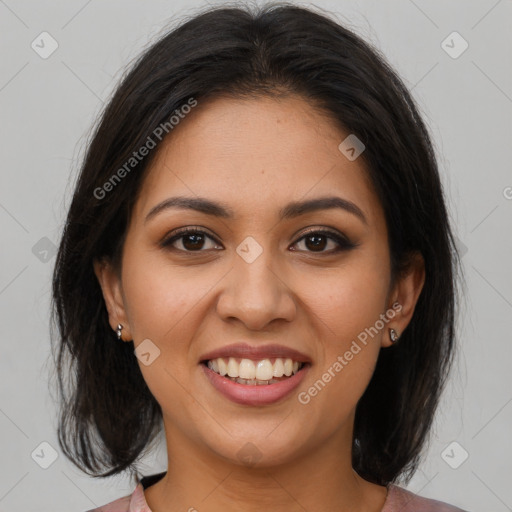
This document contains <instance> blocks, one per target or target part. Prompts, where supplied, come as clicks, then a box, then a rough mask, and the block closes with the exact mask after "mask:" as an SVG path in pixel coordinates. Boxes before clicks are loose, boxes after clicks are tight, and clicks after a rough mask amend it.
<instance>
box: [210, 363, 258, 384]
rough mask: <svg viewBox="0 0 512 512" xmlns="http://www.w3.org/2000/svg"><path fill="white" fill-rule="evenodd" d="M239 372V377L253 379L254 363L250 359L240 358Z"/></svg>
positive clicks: (254, 373)
mask: <svg viewBox="0 0 512 512" xmlns="http://www.w3.org/2000/svg"><path fill="white" fill-rule="evenodd" d="M214 371H215V370H214ZM239 374H240V378H241V379H254V377H255V375H256V368H255V366H254V363H253V362H252V361H251V360H250V359H242V361H241V362H240V366H239ZM258 378H259V377H258ZM260 380H263V379H260Z"/></svg>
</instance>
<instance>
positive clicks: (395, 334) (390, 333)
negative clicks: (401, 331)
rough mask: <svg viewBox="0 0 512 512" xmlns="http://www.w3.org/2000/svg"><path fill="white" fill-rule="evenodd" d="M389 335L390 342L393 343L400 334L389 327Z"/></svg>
mask: <svg viewBox="0 0 512 512" xmlns="http://www.w3.org/2000/svg"><path fill="white" fill-rule="evenodd" d="M389 337H390V338H391V343H392V344H393V345H394V344H395V343H396V342H397V341H398V340H399V339H400V336H399V335H398V333H397V332H396V331H395V329H389Z"/></svg>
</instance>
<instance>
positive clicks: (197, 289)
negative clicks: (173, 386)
mask: <svg viewBox="0 0 512 512" xmlns="http://www.w3.org/2000/svg"><path fill="white" fill-rule="evenodd" d="M126 254H127V256H126V259H125V261H124V262H123V290H124V295H125V299H126V310H127V314H128V318H129V321H130V325H131V326H132V331H133V337H134V339H135V341H136V342H137V341H141V340H143V339H145V338H150V339H154V340H155V341H156V342H158V341H160V342H162V343H163V342H164V341H165V342H166V343H169V341H172V340H173V334H174V333H175V334H178V333H179V335H180V337H185V336H184V330H187V326H190V325H193V324H194V322H193V318H194V316H195V315H197V314H198V312H199V310H200V304H201V300H202V299H203V298H204V297H205V295H206V294H207V293H208V291H209V290H210V289H211V288H212V286H213V285H214V282H215V280H214V279H213V276H210V277H208V275H206V274H205V273H204V272H201V271H199V270H198V267H196V269H195V270H190V269H188V271H187V269H183V268H181V269H180V268H179V267H177V266H172V265H167V264H165V262H164V260H163V259H162V257H161V256H158V255H155V257H153V256H149V257H148V256H147V255H144V253H143V252H142V251H141V252H139V253H137V251H136V250H133V248H132V249H131V251H129V250H127V251H126ZM210 281H211V282H210Z"/></svg>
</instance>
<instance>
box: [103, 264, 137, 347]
mask: <svg viewBox="0 0 512 512" xmlns="http://www.w3.org/2000/svg"><path fill="white" fill-rule="evenodd" d="M93 266H94V273H95V274H96V277H97V278H98V281H99V283H100V286H101V290H102V292H103V298H104V299H105V305H106V307H107V311H108V318H109V323H110V327H112V329H113V330H114V331H117V325H118V324H121V325H122V326H123V329H122V331H121V333H122V334H121V339H122V340H131V339H132V337H131V332H130V325H129V323H128V318H127V315H126V310H125V304H124V295H123V289H122V285H121V278H120V276H118V273H117V272H116V270H115V269H114V268H113V267H112V264H111V263H110V261H108V260H106V259H103V260H94V262H93Z"/></svg>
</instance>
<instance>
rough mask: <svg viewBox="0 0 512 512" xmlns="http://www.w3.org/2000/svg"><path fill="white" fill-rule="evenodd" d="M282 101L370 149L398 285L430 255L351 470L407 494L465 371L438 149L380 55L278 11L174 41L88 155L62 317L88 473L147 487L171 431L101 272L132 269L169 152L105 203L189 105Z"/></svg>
mask: <svg viewBox="0 0 512 512" xmlns="http://www.w3.org/2000/svg"><path fill="white" fill-rule="evenodd" d="M278 94H281V95H282V94H290V95H291V94H298V95H300V96H301V97H302V98H304V99H305V100H306V101H307V102H308V103H309V104H311V105H313V106H314V107H315V108H318V109H319V110H321V111H322V112H323V113H325V114H326V115H328V116H330V117H331V118H332V119H334V120H336V121H337V122H338V123H339V125H340V126H342V127H343V128H344V129H345V130H346V131H347V132H349V133H351V134H355V135H356V136H357V137H358V138H359V139H360V140H361V141H362V142H363V143H364V144H365V146H366V149H365V151H364V153H363V154H362V155H361V158H362V159H363V161H364V162H365V164H366V167H367V169H368V177H369V179H370V182H371V183H372V185H373V187H374V188H375V191H376V192H377V194H378V197H379V199H380V201H381V204H382V207H383V209H384V212H385V217H386V222H387V226H388V231H389V250H390V258H391V263H392V275H393V277H396V276H398V275H399V273H400V272H401V271H402V270H404V269H405V268H406V267H407V262H408V257H409V256H410V254H411V253H413V252H414V251H418V252H420V253H421V254H422V255H423V258H424V261H425V270H426V280H425V284H424V287H423V290H422V292H421V294H420V297H419V300H418V303H417V305H416V309H415V311H414V315H413V318H412V320H411V322H410V324H409V326H408V327H407V329H406V330H405V331H404V333H403V334H402V336H401V339H400V341H399V343H398V344H397V345H396V346H393V347H390V348H387V349H384V350H381V353H380V355H379V359H378V362H377V366H376V369H375V372H374V375H373V377H372V379H371V382H370V383H369V385H368V387H367V389H366V391H365V393H364V395H363V396H362V398H361V400H360V401H359V403H358V405H357V410H356V417H355V425H354V440H353V460H352V463H353V467H354V469H355V470H356V471H357V472H358V473H359V474H360V475H361V476H362V477H363V478H365V479H367V480H369V481H371V482H374V483H378V484H380V485H385V484H387V483H388V482H391V481H397V479H398V477H399V476H400V475H402V477H405V480H409V479H410V478H411V477H412V475H413V473H414V471H415V470H416V469H417V466H418V464H419V461H420V453H421V451H422V449H423V447H424V445H425V442H426V440H427V438H428V434H429V431H430V428H431V424H432V422H433V418H434V413H435V411H436V408H437V405H438V401H439V398H440V394H441V391H442V389H443V387H444V384H445V380H446V378H447V376H448V373H449V369H450V366H451V363H452V360H453V353H454V348H455V343H454V341H455V328H454V324H455V306H456V304H455V299H456V288H457V282H456V275H457V272H456V270H457V265H458V264H459V265H460V262H459V259H458V255H457V251H456V246H455V243H454V237H453V235H452V231H451V228H450V223H449V219H448V214H447V210H446V206H445V202H444V196H443V190H442V186H441V182H440V177H439V172H438V167H437V163H436V157H435V153H434V150H433V145H432V143H431V140H430V136H429V133H428V130H427V128H426V126H425V125H424V123H423V121H422V119H421V117H420V114H419V112H418V109H417V107H416V106H415V102H414V101H413V99H412V97H411V95H410V93H409V92H408V91H407V89H406V87H405V86H404V84H403V82H402V81H401V79H400V78H399V77H398V76H397V74H396V72H395V71H393V70H392V69H391V67H390V66H389V65H388V64H387V63H386V60H385V59H384V57H383V56H382V55H381V54H380V52H379V51H378V50H377V49H375V48H373V47H372V46H371V45H370V44H369V43H366V42H365V41H363V40H362V39H361V38H360V37H359V36H357V35H356V34H355V33H354V32H353V31H351V30H349V29H348V28H346V27H344V26H343V25H341V24H340V23H338V22H336V21H334V20H332V19H329V17H327V16H325V15H323V14H320V13H317V12H315V11H313V10H311V9H306V8H302V7H298V6H294V5H289V4H286V3H277V4H267V5H266V6H263V7H258V8H249V7H231V6H229V7H226V6H224V7H216V8H209V9H208V10H206V11H203V12H201V13H199V14H196V15H195V16H193V17H191V18H190V19H188V20H186V21H185V22H183V23H181V24H180V25H179V26H178V27H177V28H174V29H172V30H171V31H170V32H169V33H167V34H166V35H165V36H164V37H161V38H160V39H159V40H158V41H157V42H156V43H155V44H153V45H152V46H151V47H150V48H149V49H147V50H146V51H144V52H143V54H142V55H141V56H140V57H139V58H138V60H137V61H136V62H135V64H134V65H133V66H132V67H131V69H130V70H129V72H127V73H126V74H125V76H124V78H123V79H122V81H121V83H120V85H119V86H118V88H117V90H116V91H115V94H114V95H113V97H112V99H111V100H110V102H109V103H108V105H107V106H106V108H105V109H104V112H103V114H102V116H101V118H100V120H99V122H98V124H97V127H96V129H95V131H94V134H93V136H92V139H91V140H90V142H89V144H88V147H87V152H86V155H85V158H84V161H83V165H82V167H81V171H80V174H79V177H78V180H77V183H76V186H75V190H74V195H73V199H72V202H71V205H70V208H69V212H68V216H67V219H66V223H65V227H64V230H63V236H62V240H61V242H60V247H59V251H58V255H57V260H56V265H55V269H54V275H53V303H52V304H53V312H52V313H53V315H52V319H54V321H55V324H56V326H57V328H58V335H57V336H53V329H52V338H53V337H55V339H56V340H57V347H56V349H57V353H56V358H55V364H56V368H57V375H58V384H59V386H58V389H59V393H60V397H59V404H60V417H59V426H58V438H59V443H60V446H61V448H62V450H63V451H64V453H65V455H66V456H67V457H69V459H70V460H71V461H72V462H73V463H74V464H76V465H77V466H78V467H79V468H80V469H82V470H83V471H84V472H86V473H88V474H90V475H92V476H98V477H105V476H109V475H113V474H116V473H119V472H121V471H123V470H130V471H136V463H137V460H138V459H139V457H140V456H141V455H142V454H144V453H145V451H146V450H148V449H149V446H150V445H151V444H152V442H153V440H154V439H155V438H156V435H157V434H158V433H159V432H160V430H161V427H162V423H161V418H162V412H161V409H160V406H159V404H158V403H157V401H156V400H155V398H154V397H153V395H152V394H151V392H150V390H149V389H148V387H147V385H146V383H145V381H144V379H143V377H142V374H141V372H140V368H139V366H138V363H137V360H136V357H135V355H134V351H133V343H121V342H119V341H117V338H116V334H115V332H113V331H112V329H111V327H110V325H109V321H108V314H107V310H106V307H105V302H104V299H103V296H102V292H101V288H100V286H99V283H98V281H97V279H96V276H95V274H94V271H93V261H94V260H95V259H101V258H110V259H111V260H112V261H114V262H115V264H116V265H117V268H119V265H120V262H121V255H122V248H123V242H124V237H125V234H126V229H127V225H128V222H129V219H130V215H131V213H132V208H133V205H134V203H135V201H136V199H137V194H138V192H139V191H140V188H141V183H142V180H143V178H144V175H145V172H146V170H147V169H148V167H149V165H150V163H151V161H152V160H153V158H154V156H155V154H156V153H157V151H158V147H157V148H156V150H153V151H150V152H149V154H148V155H147V156H146V157H145V158H144V159H142V160H141V161H140V162H138V163H137V164H136V165H134V166H133V169H132V170H130V172H129V174H127V175H126V176H125V177H124V178H123V180H122V182H120V183H118V184H116V185H115V186H112V187H109V189H110V190H109V192H108V194H103V193H101V194H98V192H97V191H98V188H101V187H103V186H104V184H105V183H107V182H109V180H111V178H112V176H113V175H114V174H115V173H116V172H117V171H118V170H119V169H120V168H122V167H123V165H126V162H127V161H128V160H129V159H130V158H131V156H132V154H133V152H134V151H136V150H137V149H138V148H140V147H142V146H143V145H144V144H145V143H146V141H147V140H148V137H150V136H151V135H152V134H153V133H154V130H155V128H157V127H158V126H159V125H161V124H162V123H165V122H168V120H169V118H170V116H171V115H173V112H175V111H179V109H180V107H181V106H182V105H184V104H186V103H187V102H188V101H190V98H195V100H196V101H197V102H198V104H199V107H197V108H200V104H201V101H202V100H204V99H206V98H208V97H216V96H219V95H230V96H232V97H239V98H243V97H255V98H257V97H260V96H264V95H278ZM157 142H158V144H157V146H159V144H160V142H159V141H157ZM103 190H104V189H103ZM100 195H101V197H99V196H100ZM66 372H68V375H69V382H66Z"/></svg>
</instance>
